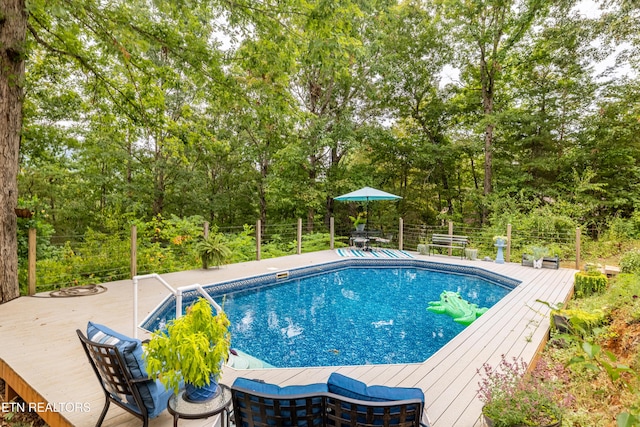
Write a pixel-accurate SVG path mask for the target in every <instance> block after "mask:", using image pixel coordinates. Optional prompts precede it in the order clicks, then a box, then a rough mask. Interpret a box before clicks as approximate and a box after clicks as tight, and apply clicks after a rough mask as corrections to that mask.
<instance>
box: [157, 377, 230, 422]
mask: <svg viewBox="0 0 640 427" xmlns="http://www.w3.org/2000/svg"><path fill="white" fill-rule="evenodd" d="M183 395H184V390H180V392H179V393H178V394H172V395H171V397H170V398H169V403H168V404H167V410H168V411H169V413H170V414H171V415H173V427H178V420H179V419H180V418H182V419H185V420H199V419H204V418H209V417H212V416H214V415H218V414H220V413H222V419H221V421H220V425H221V427H229V413H230V406H231V389H230V388H229V387H228V386H226V385H224V384H218V393H217V394H216V395H215V397H213V398H212V399H209V400H207V401H205V402H188V401H186V400H185V399H184V398H183ZM225 421H226V422H225Z"/></svg>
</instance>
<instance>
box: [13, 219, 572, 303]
mask: <svg viewBox="0 0 640 427" xmlns="http://www.w3.org/2000/svg"><path fill="white" fill-rule="evenodd" d="M315 229H316V230H318V229H319V230H320V232H317V231H316V232H314V233H309V232H307V233H303V226H302V220H301V219H299V220H298V221H297V222H296V223H284V224H268V225H263V224H261V222H260V221H257V222H256V224H255V226H246V225H245V226H244V227H226V228H219V227H216V230H215V231H216V232H217V233H222V234H224V235H225V236H229V237H228V242H229V246H230V249H232V252H233V258H232V260H231V261H230V262H243V261H250V260H261V259H264V258H273V257H278V256H285V255H293V254H301V253H304V252H314V251H319V250H326V249H334V248H337V247H345V246H348V244H349V238H350V236H351V234H352V227H351V226H348V225H346V224H341V225H340V226H338V227H337V228H336V225H335V222H334V218H330V221H329V225H328V229H327V227H326V226H325V225H323V224H318V225H316V226H315ZM369 230H370V231H371V232H375V233H380V234H382V235H383V236H384V237H385V238H386V239H387V240H389V241H390V242H389V244H388V245H389V246H390V247H392V248H397V249H404V250H410V251H417V249H418V245H420V244H425V243H428V242H429V238H430V236H431V235H432V234H434V233H438V234H449V235H465V236H468V237H469V246H468V247H470V248H475V249H477V250H478V254H479V257H480V258H484V257H492V256H494V255H495V247H494V244H493V236H494V235H495V234H496V233H495V229H494V230H493V231H492V230H488V229H482V228H474V227H468V226H465V225H456V224H454V223H453V222H449V223H447V224H444V225H441V226H426V225H418V224H404V222H403V220H402V218H399V219H398V222H397V224H392V225H378V224H370V225H369ZM209 232H210V231H209V224H208V223H204V224H203V226H202V229H201V230H200V231H199V232H198V234H199V237H200V238H201V237H202V236H207V235H208V234H209ZM504 235H505V236H507V237H508V244H507V247H506V248H505V254H504V256H505V260H506V262H510V261H511V260H512V259H513V260H515V261H518V262H519V257H521V256H522V254H523V253H526V251H527V250H529V249H530V248H531V246H532V245H535V246H545V247H548V248H549V249H550V251H551V252H552V253H553V254H554V255H555V254H557V255H559V257H560V259H561V260H563V261H565V262H566V261H571V260H572V259H575V266H576V268H579V266H580V262H581V260H580V237H581V232H580V229H579V228H577V229H576V230H575V235H574V234H572V233H557V232H556V233H542V232H537V233H531V232H528V233H527V232H522V231H518V230H514V229H512V227H511V225H509V226H507V229H506V230H505V231H504ZM196 240H197V236H183V235H178V236H172V237H171V238H165V239H164V240H163V239H161V238H160V237H159V236H155V237H154V235H151V236H149V234H148V233H147V234H146V235H145V238H144V239H140V236H139V235H138V231H137V228H136V227H135V226H133V227H131V230H130V231H129V232H122V233H120V234H117V233H116V234H113V233H112V234H101V233H97V232H94V231H91V232H88V233H86V234H85V235H82V236H66V237H65V236H56V237H55V238H52V239H50V240H49V239H47V241H46V242H45V241H40V242H39V241H38V238H37V236H36V233H35V230H33V229H32V230H29V239H28V262H27V263H26V268H24V269H23V270H26V271H23V272H22V274H21V280H22V279H24V281H26V282H27V286H25V288H27V289H26V291H27V293H28V294H29V295H33V294H35V293H36V289H39V290H40V291H42V290H52V289H60V288H65V287H70V286H77V285H85V284H89V283H100V282H109V281H115V280H124V279H131V278H132V277H134V276H136V275H140V274H150V273H167V272H172V271H184V270H191V269H196V268H199V267H201V260H200V257H199V256H198V254H197V251H196V250H195V246H194V242H195V241H196ZM52 242H57V243H56V244H55V245H52ZM38 246H41V247H45V246H46V247H48V248H49V251H48V252H49V253H47V251H44V250H40V249H39V248H38ZM52 247H53V248H52ZM52 253H54V254H55V256H52ZM36 254H40V255H39V256H40V257H41V258H43V259H40V260H36Z"/></svg>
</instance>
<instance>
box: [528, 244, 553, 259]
mask: <svg viewBox="0 0 640 427" xmlns="http://www.w3.org/2000/svg"><path fill="white" fill-rule="evenodd" d="M525 255H526V258H527V259H528V260H529V261H532V260H539V259H540V258H544V257H546V256H548V255H549V249H548V248H546V247H543V246H531V247H529V248H527V249H526V254H525Z"/></svg>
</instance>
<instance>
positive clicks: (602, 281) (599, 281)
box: [575, 271, 607, 298]
mask: <svg viewBox="0 0 640 427" xmlns="http://www.w3.org/2000/svg"><path fill="white" fill-rule="evenodd" d="M605 289H607V276H605V275H604V274H602V273H600V272H599V271H578V272H577V273H576V275H575V294H576V298H584V297H588V296H591V295H593V294H601V293H602V292H604V290H605Z"/></svg>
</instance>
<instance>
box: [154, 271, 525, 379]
mask: <svg viewBox="0 0 640 427" xmlns="http://www.w3.org/2000/svg"><path fill="white" fill-rule="evenodd" d="M276 276H277V277H280V279H278V278H277V277H276ZM285 276H286V277H285ZM518 283H519V282H518V281H516V280H513V279H510V278H507V277H504V276H501V275H497V274H495V273H492V272H488V271H486V270H483V269H479V268H474V267H469V266H458V265H443V264H439V263H432V262H427V261H421V260H355V259H354V260H345V261H338V262H333V263H327V264H323V265H320V266H314V267H306V268H302V269H295V270H289V271H288V272H278V273H277V275H276V274H275V273H274V274H269V275H261V276H255V277H251V278H247V279H243V280H239V281H232V282H225V283H221V284H215V285H209V286H207V287H206V289H207V292H209V294H211V295H212V296H213V297H214V298H215V299H216V300H217V301H219V302H220V301H222V300H223V299H224V308H225V312H226V313H227V315H228V316H229V319H230V320H231V323H232V345H233V347H234V348H238V349H240V350H242V351H243V352H246V353H248V354H251V355H252V356H254V357H256V358H258V359H261V360H263V361H265V362H267V363H269V364H271V365H274V366H276V367H302V366H342V365H363V364H371V363H374V364H380V363H418V362H422V361H424V360H426V359H427V358H428V357H429V356H431V355H432V354H433V353H435V352H436V351H437V350H438V349H439V348H441V347H442V346H443V345H445V344H446V343H447V342H449V340H451V339H452V338H453V337H454V336H455V335H457V334H458V333H459V332H460V331H462V330H463V329H464V326H462V325H459V324H457V323H455V322H454V321H453V320H452V319H451V318H450V317H449V316H446V315H441V314H433V313H430V312H428V311H427V310H426V307H427V306H428V302H429V301H438V300H439V298H440V293H441V292H442V291H444V290H450V291H456V292H460V295H461V296H462V297H463V298H465V299H466V300H468V301H470V302H472V303H476V304H478V306H480V307H491V306H492V305H493V304H495V303H496V302H497V301H499V300H500V299H501V298H502V297H503V296H504V295H506V294H507V293H508V292H509V291H510V290H511V289H513V287H515V286H517V284H518ZM195 298H196V295H195V294H194V295H192V296H191V297H188V296H185V301H184V303H183V305H184V306H186V305H188V304H190V302H192V301H193V300H194V299H195ZM171 300H172V297H169V298H168V299H167V300H165V302H163V304H161V306H160V307H159V308H158V309H156V310H155V311H154V312H153V313H152V314H151V315H150V316H148V317H147V319H145V321H143V324H142V325H141V326H142V327H143V328H144V329H147V330H154V329H156V328H157V327H158V325H160V324H162V323H165V322H166V321H168V319H169V318H170V317H171V316H172V313H173V312H174V306H175V301H173V302H172V301H171Z"/></svg>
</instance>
